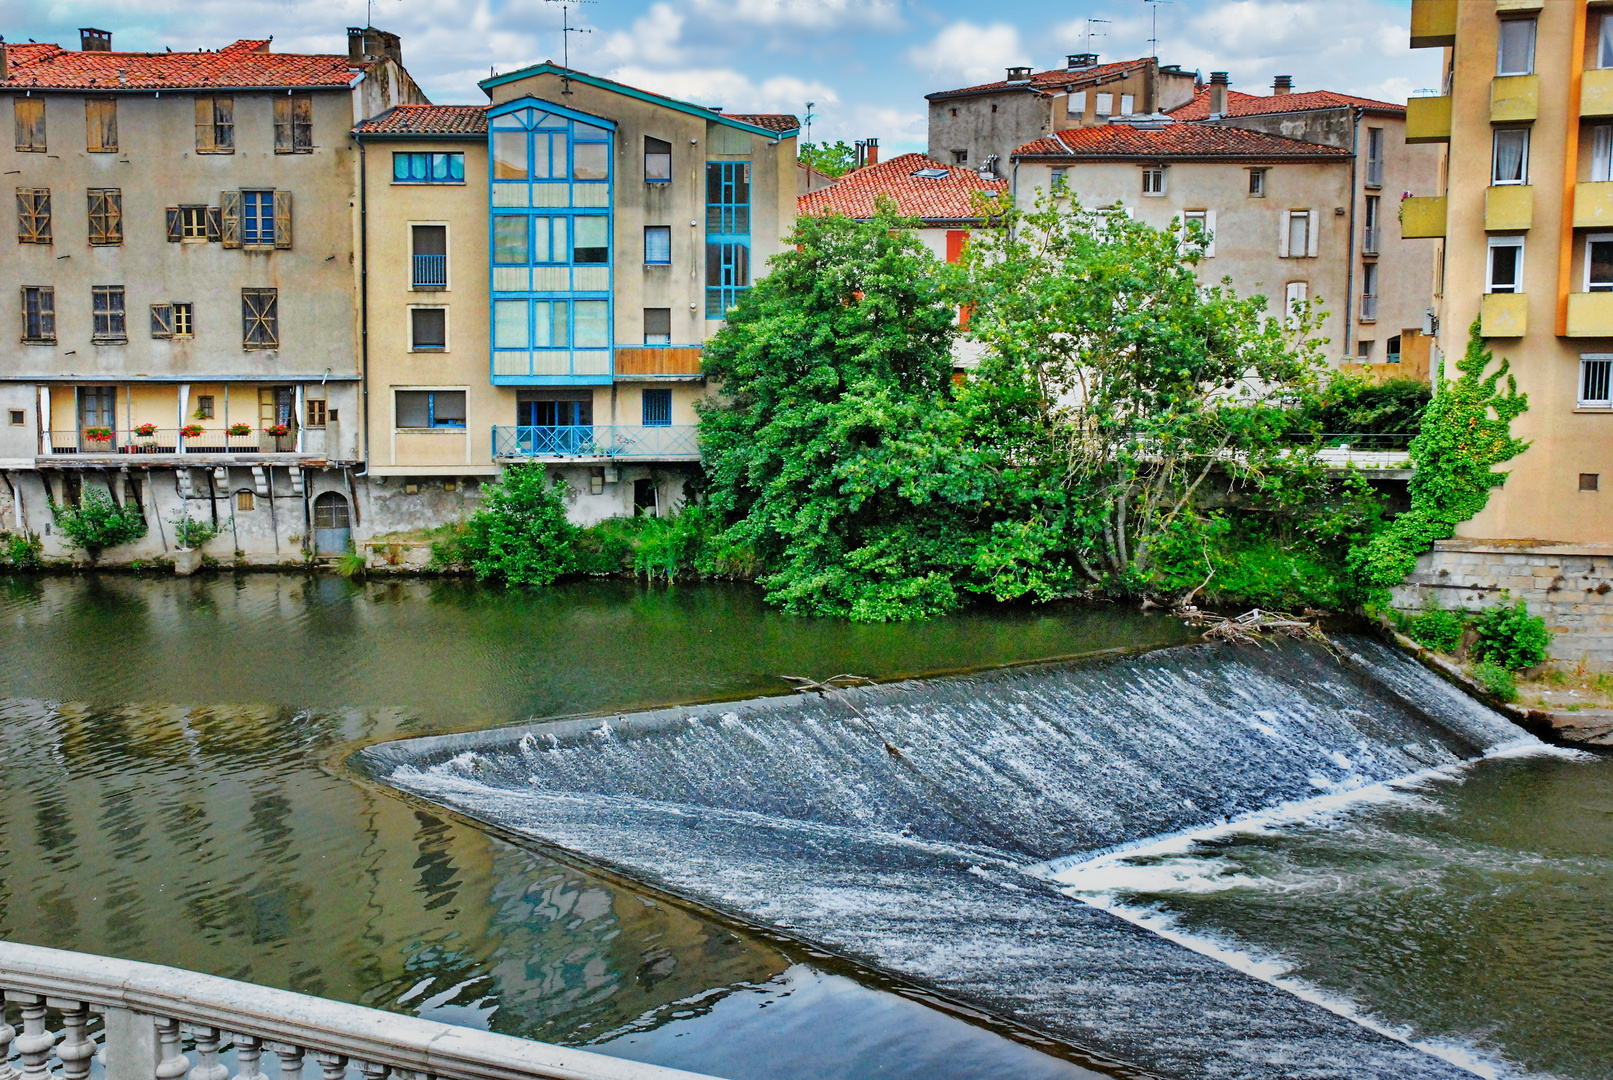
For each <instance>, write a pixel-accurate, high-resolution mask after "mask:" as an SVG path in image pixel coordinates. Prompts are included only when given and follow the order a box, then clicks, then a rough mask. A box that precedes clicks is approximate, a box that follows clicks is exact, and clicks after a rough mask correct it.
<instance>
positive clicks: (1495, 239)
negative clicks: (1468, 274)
mask: <svg viewBox="0 0 1613 1080" xmlns="http://www.w3.org/2000/svg"><path fill="white" fill-rule="evenodd" d="M1496 248H1517V249H1518V261H1517V263H1516V264H1515V265H1516V266H1517V271H1518V273H1517V281H1516V282H1515V283H1514V286H1513V288H1512V289H1511V290H1510V291H1508V290H1502V295H1515V294H1519V293H1522V292H1523V237H1521V236H1492V237H1490V241H1489V243H1488V244H1487V245H1486V246H1485V253H1484V291H1485V292H1486V293H1493V292H1495V291H1496V288H1495V249H1496Z"/></svg>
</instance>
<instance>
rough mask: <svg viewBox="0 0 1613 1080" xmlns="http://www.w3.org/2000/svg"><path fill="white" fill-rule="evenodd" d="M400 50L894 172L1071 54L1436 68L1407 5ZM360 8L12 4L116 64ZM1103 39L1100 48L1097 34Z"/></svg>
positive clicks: (13, 18)
mask: <svg viewBox="0 0 1613 1080" xmlns="http://www.w3.org/2000/svg"><path fill="white" fill-rule="evenodd" d="M368 6H369V9H370V10H373V13H374V14H373V21H374V24H375V25H376V26H378V27H380V28H382V29H384V30H390V31H392V32H393V33H396V34H399V35H400V36H401V37H402V39H403V59H404V64H405V66H406V67H408V69H409V71H410V73H411V74H412V75H413V76H414V77H415V79H416V81H417V82H419V83H420V85H421V86H422V88H424V90H425V91H426V93H427V95H428V96H429V97H430V98H431V100H432V101H434V102H438V103H442V104H456V103H457V104H466V103H474V104H481V103H482V102H484V101H486V100H487V98H486V95H485V94H483V93H482V91H481V90H480V89H478V87H477V85H476V83H477V80H479V79H485V78H487V76H488V75H489V74H490V73H492V72H494V71H497V72H500V73H503V72H508V71H513V70H515V69H517V68H520V67H524V66H526V65H528V64H533V63H538V62H540V61H543V60H549V59H553V60H556V61H559V60H560V59H561V58H562V54H563V48H562V40H561V39H562V37H565V38H566V44H567V45H569V48H570V62H571V65H572V66H573V67H575V68H577V69H579V70H582V71H588V72H592V73H594V74H597V75H603V76H605V77H607V78H612V79H616V80H618V81H620V82H625V83H628V84H630V85H633V86H638V87H641V88H644V89H647V90H652V91H655V92H658V93H662V94H667V95H670V96H672V97H677V98H681V99H683V100H687V101H693V102H695V103H697V104H700V105H707V106H711V105H717V106H721V107H722V108H723V109H724V110H725V111H729V112H785V113H794V114H796V115H797V116H802V117H804V116H805V113H806V102H808V101H811V102H815V104H814V105H813V107H812V112H813V114H814V119H813V121H812V136H813V138H814V140H824V139H828V140H836V139H845V140H847V141H851V140H854V139H859V138H870V137H872V138H877V139H879V142H880V147H881V150H882V151H883V153H884V156H886V157H889V156H891V155H892V154H894V153H900V152H905V151H909V150H923V149H924V147H925V142H926V139H925V102H924V95H925V94H927V93H932V92H934V91H937V90H949V89H955V88H957V87H960V86H969V85H973V84H976V83H981V82H989V81H992V80H995V79H1001V78H1003V75H1004V69H1005V68H1006V67H1009V66H1011V65H1022V64H1029V65H1031V66H1032V67H1034V68H1035V69H1036V70H1038V71H1045V70H1048V69H1051V68H1055V67H1062V66H1063V65H1064V56H1065V54H1066V53H1068V52H1087V51H1091V52H1096V53H1098V54H1099V56H1100V59H1101V60H1102V61H1103V62H1108V61H1111V60H1124V59H1131V58H1134V57H1139V56H1147V55H1148V54H1149V53H1150V52H1151V51H1153V47H1152V46H1151V45H1150V43H1149V39H1150V38H1151V37H1153V36H1154V32H1153V29H1152V28H1153V25H1154V22H1153V20H1154V19H1156V18H1157V20H1158V32H1157V33H1158V54H1159V57H1160V61H1161V63H1166V64H1180V65H1181V66H1182V67H1183V68H1184V69H1186V70H1188V71H1194V70H1197V71H1201V72H1203V73H1205V75H1206V77H1207V76H1208V73H1209V72H1211V71H1227V72H1230V73H1231V77H1232V86H1233V88H1234V89H1236V90H1242V91H1244V92H1246V93H1252V94H1267V93H1270V92H1271V90H1270V87H1271V80H1272V76H1273V75H1292V76H1293V77H1294V88H1295V89H1296V90H1338V91H1342V92H1345V93H1353V94H1360V95H1363V96H1366V97H1372V98H1377V99H1380V100H1386V101H1404V100H1405V99H1406V97H1407V96H1408V95H1409V94H1410V93H1411V92H1412V91H1413V90H1417V89H1421V88H1424V87H1430V86H1434V85H1436V84H1437V81H1438V65H1439V50H1437V49H1420V50H1417V51H1415V52H1414V51H1412V50H1411V49H1410V48H1408V46H1407V24H1408V20H1409V18H1410V0H1170V2H1166V0H1159V2H1152V0H1093V2H1090V3H1082V2H1072V0H1064V2H1055V0H1010V2H999V3H995V4H984V3H980V2H979V0H969V2H966V0H568V2H567V3H566V5H565V6H566V7H567V8H568V9H569V15H568V16H567V18H568V19H569V21H570V23H571V25H573V26H575V27H577V28H578V29H579V30H580V31H582V32H578V33H572V34H567V35H563V34H562V32H561V25H562V23H561V20H562V11H561V7H562V4H561V3H560V2H559V0H370V3H369V5H368ZM365 18H366V2H365V0H0V35H4V37H5V39H6V40H7V41H27V40H29V39H30V38H31V39H34V40H36V41H54V42H56V43H58V44H60V45H62V46H64V47H66V48H77V42H78V27H81V26H95V27H98V28H100V29H104V30H110V31H112V34H113V38H112V44H113V47H114V48H116V49H120V50H135V51H139V50H155V51H161V50H162V49H163V48H164V47H172V48H173V49H175V50H176V51H178V50H184V49H197V48H218V47H220V46H222V45H226V44H228V43H229V42H231V41H234V40H236V39H237V38H261V37H268V36H270V35H272V36H273V37H274V45H273V48H274V50H275V51H276V52H345V51H346V48H347V45H346V27H348V26H360V25H363V23H364V21H365ZM1089 31H1090V33H1091V37H1090V43H1091V44H1090V48H1089V47H1088V41H1089V38H1088V33H1089Z"/></svg>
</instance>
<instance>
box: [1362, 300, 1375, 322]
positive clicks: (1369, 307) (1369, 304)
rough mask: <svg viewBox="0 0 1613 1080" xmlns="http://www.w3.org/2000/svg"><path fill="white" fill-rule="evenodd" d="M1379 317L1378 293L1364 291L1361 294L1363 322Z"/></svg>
mask: <svg viewBox="0 0 1613 1080" xmlns="http://www.w3.org/2000/svg"><path fill="white" fill-rule="evenodd" d="M1377 317H1378V294H1377V293H1362V294H1361V319H1362V321H1363V322H1371V321H1373V320H1374V319H1376V318H1377Z"/></svg>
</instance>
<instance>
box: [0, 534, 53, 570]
mask: <svg viewBox="0 0 1613 1080" xmlns="http://www.w3.org/2000/svg"><path fill="white" fill-rule="evenodd" d="M44 550H45V545H44V544H41V543H40V542H39V537H37V536H35V535H34V534H33V533H28V534H26V535H22V536H19V535H17V534H15V533H5V532H0V566H6V567H10V568H11V569H13V570H33V569H35V568H37V567H38V566H39V564H40V562H41V561H42V560H41V559H40V556H41V555H42V554H43V553H44Z"/></svg>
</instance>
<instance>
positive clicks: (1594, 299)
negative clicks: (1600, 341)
mask: <svg viewBox="0 0 1613 1080" xmlns="http://www.w3.org/2000/svg"><path fill="white" fill-rule="evenodd" d="M1567 336H1568V337H1571V338H1592V337H1594V338H1613V292H1593V293H1569V294H1568V335H1567Z"/></svg>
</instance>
